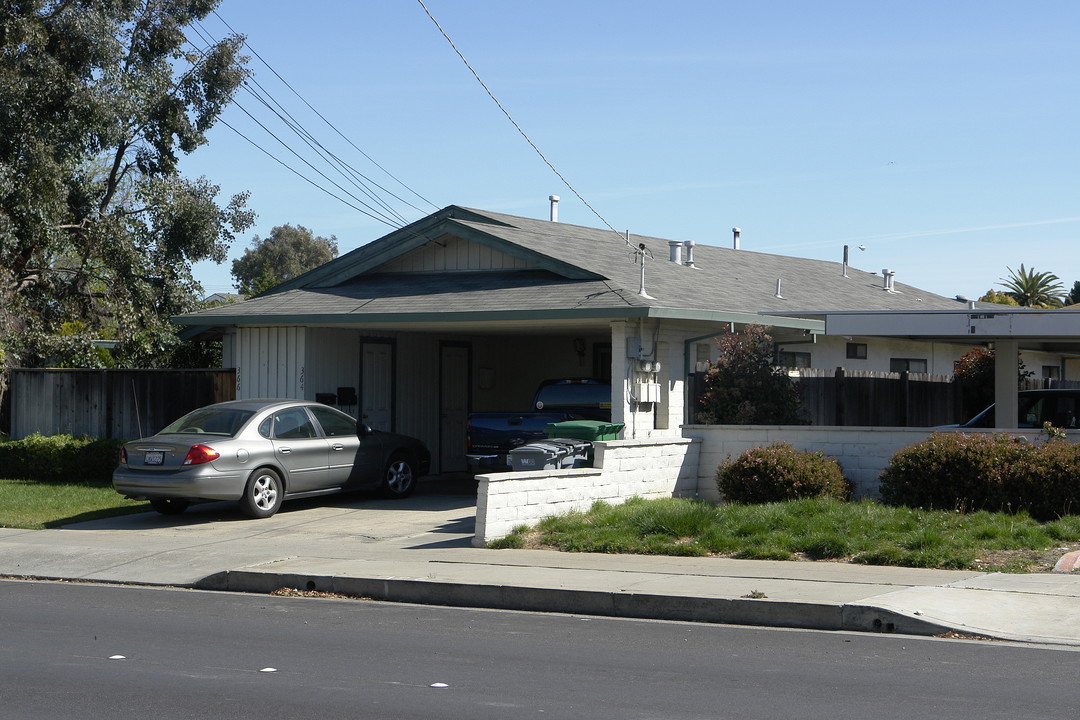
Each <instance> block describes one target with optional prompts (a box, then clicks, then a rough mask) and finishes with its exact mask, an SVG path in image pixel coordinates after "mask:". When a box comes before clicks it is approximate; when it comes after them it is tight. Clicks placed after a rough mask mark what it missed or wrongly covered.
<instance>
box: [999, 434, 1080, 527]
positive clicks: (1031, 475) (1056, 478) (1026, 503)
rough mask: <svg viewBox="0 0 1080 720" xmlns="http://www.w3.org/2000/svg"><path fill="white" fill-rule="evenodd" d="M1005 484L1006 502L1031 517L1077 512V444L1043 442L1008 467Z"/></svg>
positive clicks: (1079, 495)
mask: <svg viewBox="0 0 1080 720" xmlns="http://www.w3.org/2000/svg"><path fill="white" fill-rule="evenodd" d="M1008 481H1009V483H1008V498H1007V501H1008V502H1010V503H1011V504H1012V506H1013V507H1015V508H1018V509H1023V510H1027V512H1028V513H1030V514H1031V516H1032V517H1034V518H1039V519H1043V520H1052V519H1054V518H1058V517H1062V516H1065V515H1072V514H1075V513H1080V445H1075V444H1072V443H1069V442H1067V441H1064V440H1060V439H1058V440H1051V441H1050V442H1046V443H1043V444H1041V445H1039V446H1037V447H1035V448H1033V449H1032V450H1031V451H1030V452H1029V453H1027V455H1026V456H1025V457H1023V458H1022V459H1021V460H1020V462H1018V463H1017V464H1016V465H1015V466H1014V467H1013V468H1011V473H1010V476H1009V478H1008Z"/></svg>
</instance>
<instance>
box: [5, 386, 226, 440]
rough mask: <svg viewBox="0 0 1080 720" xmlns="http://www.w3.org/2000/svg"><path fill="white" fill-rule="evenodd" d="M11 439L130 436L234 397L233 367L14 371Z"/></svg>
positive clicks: (157, 428)
mask: <svg viewBox="0 0 1080 720" xmlns="http://www.w3.org/2000/svg"><path fill="white" fill-rule="evenodd" d="M7 394H8V397H9V399H10V402H11V437H12V439H19V438H23V437H26V436H27V435H32V434H34V433H40V434H42V435H56V434H60V433H68V434H71V435H89V436H91V437H99V438H119V439H130V438H137V437H143V436H146V435H151V434H153V433H155V432H157V431H158V430H160V429H161V428H163V427H165V426H166V425H168V424H169V423H170V422H172V421H173V420H175V419H176V418H178V417H180V416H181V415H183V414H184V413H186V412H188V411H190V410H194V409H195V408H198V407H202V406H203V405H209V404H211V403H215V402H221V401H224V400H232V399H234V398H235V397H236V371H235V370H233V369H227V370H69V369H59V370H53V369H48V370H39V369H17V370H13V371H12V374H11V384H10V386H9V388H8V393H7Z"/></svg>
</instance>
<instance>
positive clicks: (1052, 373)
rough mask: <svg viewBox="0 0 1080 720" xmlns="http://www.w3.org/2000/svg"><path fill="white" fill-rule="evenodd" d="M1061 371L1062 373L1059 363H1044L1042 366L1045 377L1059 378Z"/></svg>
mask: <svg viewBox="0 0 1080 720" xmlns="http://www.w3.org/2000/svg"><path fill="white" fill-rule="evenodd" d="M1060 373H1061V368H1059V367H1058V366H1057V365H1043V366H1042V376H1043V377H1044V378H1050V379H1051V380H1057V379H1058V378H1059V377H1061V374H1060Z"/></svg>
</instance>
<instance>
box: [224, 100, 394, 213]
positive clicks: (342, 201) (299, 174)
mask: <svg viewBox="0 0 1080 720" xmlns="http://www.w3.org/2000/svg"><path fill="white" fill-rule="evenodd" d="M218 122H220V123H221V124H222V125H224V126H225V127H227V128H229V129H230V130H232V131H233V132H234V133H236V134H237V135H239V136H240V137H242V138H243V139H244V140H247V141H248V142H249V143H250V144H251V145H252V146H253V147H254V148H255V149H256V150H259V151H260V152H262V153H263V154H265V155H266V156H267V157H269V158H270V159H271V160H273V161H274V162H276V163H278V164H279V165H281V166H282V167H283V168H285V169H286V170H288V171H289V172H291V173H293V174H294V175H296V176H297V177H298V178H300V179H301V180H303V181H304V182H306V183H309V184H310V185H312V186H314V187H315V188H317V189H318V190H321V191H322V192H324V193H326V194H327V195H329V196H330V197H332V198H334V199H335V200H337V201H339V202H341V203H342V204H344V205H347V206H349V207H351V208H352V209H353V210H356V211H358V212H360V213H363V214H364V215H367V216H368V217H370V218H372V219H373V220H378V221H379V222H381V223H385V224H387V225H389V226H390V227H392V228H395V229H396V228H397V227H398V226H397V225H396V224H395V223H392V222H390V221H388V220H386V219H385V218H381V217H376V216H375V215H372V214H371V213H369V212H367V211H366V210H363V209H361V208H359V207H357V206H355V205H353V204H352V203H350V202H349V201H348V200H345V199H344V198H341V197H338V196H337V195H335V194H334V193H332V192H330V191H329V190H327V189H326V188H324V187H322V186H321V185H319V184H318V183H317V182H315V181H314V180H311V179H310V178H308V177H306V176H305V175H303V174H302V173H300V172H299V171H298V170H296V169H295V168H293V167H291V166H289V165H288V163H286V162H284V161H283V160H281V158H279V157H277V156H275V155H274V154H273V153H271V152H270V151H269V150H267V149H266V148H264V147H263V146H261V145H259V143H257V142H255V141H254V140H252V139H251V138H249V137H248V136H247V135H245V134H244V133H242V132H240V131H239V130H238V129H236V128H235V127H233V126H232V125H230V124H229V123H228V121H226V120H224V119H222V118H218Z"/></svg>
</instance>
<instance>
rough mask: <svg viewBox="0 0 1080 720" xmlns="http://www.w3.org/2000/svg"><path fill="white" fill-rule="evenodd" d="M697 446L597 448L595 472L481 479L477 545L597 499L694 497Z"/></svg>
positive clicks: (681, 442) (644, 443)
mask: <svg viewBox="0 0 1080 720" xmlns="http://www.w3.org/2000/svg"><path fill="white" fill-rule="evenodd" d="M699 445H700V443H699V441H697V440H694V439H690V438H681V437H674V438H672V437H669V438H650V439H644V440H611V441H606V442H596V443H593V446H594V448H595V460H594V465H595V467H592V468H582V469H578V470H539V471H533V472H509V473H492V474H490V475H479V476H477V479H478V480H479V487H478V489H477V497H476V534H475V536H474V537H473V545H475V546H477V547H481V546H483V545H484V544H485V543H487V542H489V541H491V540H496V539H498V538H501V537H505V536H507V535H509V534H510V532H511V531H513V529H514V528H515V527H516V526H518V525H532V524H535V523H536V522H537V521H539V520H542V519H543V518H545V517H549V516H551V515H561V514H564V513H568V512H573V511H575V510H577V511H585V510H588V509H589V508H590V507H591V506H592V504H593V503H594V502H596V501H597V500H603V501H604V502H608V503H611V504H613V505H615V504H619V503H623V502H625V501H626V500H627V498H631V497H644V498H662V497H672V495H686V496H693V495H695V494H696V493H697V486H698V464H699V463H698V457H697V456H698V446H699Z"/></svg>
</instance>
